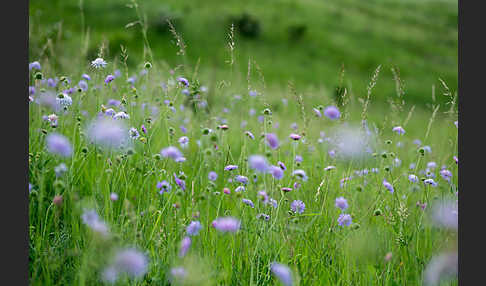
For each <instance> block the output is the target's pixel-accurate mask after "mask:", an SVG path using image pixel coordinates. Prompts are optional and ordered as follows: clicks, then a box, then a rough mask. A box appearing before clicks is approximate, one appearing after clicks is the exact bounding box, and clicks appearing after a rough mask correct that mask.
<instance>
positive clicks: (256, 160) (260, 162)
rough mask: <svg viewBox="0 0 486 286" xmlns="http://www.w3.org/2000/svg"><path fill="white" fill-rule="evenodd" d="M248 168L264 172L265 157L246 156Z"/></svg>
mask: <svg viewBox="0 0 486 286" xmlns="http://www.w3.org/2000/svg"><path fill="white" fill-rule="evenodd" d="M248 163H249V165H250V168H252V169H255V170H257V171H259V172H261V173H266V172H267V170H268V163H267V159H266V158H265V157H263V156H261V155H252V156H250V157H249V158H248Z"/></svg>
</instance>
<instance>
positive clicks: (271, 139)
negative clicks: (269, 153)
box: [266, 133, 279, 149]
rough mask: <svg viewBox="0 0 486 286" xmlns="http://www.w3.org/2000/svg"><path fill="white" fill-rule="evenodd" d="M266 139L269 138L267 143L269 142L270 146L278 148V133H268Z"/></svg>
mask: <svg viewBox="0 0 486 286" xmlns="http://www.w3.org/2000/svg"><path fill="white" fill-rule="evenodd" d="M266 139H267V144H268V146H270V148H272V149H277V148H278V146H279V143H278V138H277V135H275V134H273V133H268V134H267V135H266Z"/></svg>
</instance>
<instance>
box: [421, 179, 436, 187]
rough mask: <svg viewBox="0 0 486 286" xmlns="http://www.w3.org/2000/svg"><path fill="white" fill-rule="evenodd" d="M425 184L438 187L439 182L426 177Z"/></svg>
mask: <svg viewBox="0 0 486 286" xmlns="http://www.w3.org/2000/svg"><path fill="white" fill-rule="evenodd" d="M424 184H426V185H430V186H432V187H437V183H436V182H435V181H434V179H425V180H424Z"/></svg>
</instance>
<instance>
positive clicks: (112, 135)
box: [87, 118, 129, 148]
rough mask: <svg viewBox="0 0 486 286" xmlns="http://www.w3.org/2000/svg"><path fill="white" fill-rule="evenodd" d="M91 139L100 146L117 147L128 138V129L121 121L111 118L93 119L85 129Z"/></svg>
mask: <svg viewBox="0 0 486 286" xmlns="http://www.w3.org/2000/svg"><path fill="white" fill-rule="evenodd" d="M87 134H88V137H89V138H90V139H91V141H92V142H93V143H95V144H97V145H99V146H101V147H105V148H118V147H121V146H122V144H123V143H125V142H126V141H127V140H128V135H129V133H128V130H127V128H126V127H125V125H123V123H122V122H120V121H117V120H113V119H111V118H100V119H97V120H95V121H93V122H92V123H91V124H90V125H89V126H88V129H87Z"/></svg>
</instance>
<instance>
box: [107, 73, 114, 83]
mask: <svg viewBox="0 0 486 286" xmlns="http://www.w3.org/2000/svg"><path fill="white" fill-rule="evenodd" d="M114 79H115V76H114V75H112V74H109V75H107V76H106V78H105V83H106V84H109V83H110V82H112V81H113V80H114Z"/></svg>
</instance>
